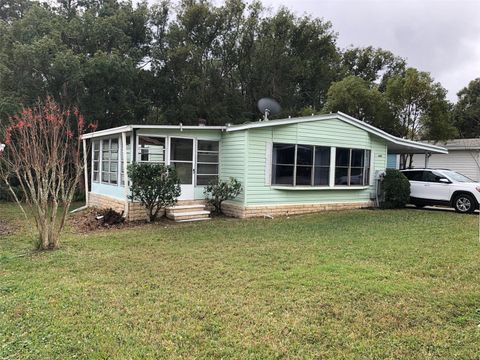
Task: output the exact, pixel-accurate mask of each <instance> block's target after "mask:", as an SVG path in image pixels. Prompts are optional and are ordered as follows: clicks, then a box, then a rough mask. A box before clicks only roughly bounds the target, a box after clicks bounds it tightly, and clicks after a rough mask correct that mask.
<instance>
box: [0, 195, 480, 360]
mask: <svg viewBox="0 0 480 360" xmlns="http://www.w3.org/2000/svg"><path fill="white" fill-rule="evenodd" d="M0 214H1V217H2V219H9V220H10V221H11V222H12V223H13V224H16V225H17V226H18V225H22V224H21V220H19V218H20V216H19V213H18V211H17V210H16V209H15V208H14V206H13V205H10V204H0ZM22 229H25V227H22ZM31 249H32V238H31V235H28V233H27V232H26V231H25V230H21V231H19V232H17V233H16V234H14V235H9V236H4V237H2V238H1V240H0V358H7V359H8V358H22V359H23V358H32V359H33V358H34V359H39V358H62V359H63V358H74V357H75V358H94V359H103V358H120V359H122V358H123V359H132V358H172V359H174V358H251V359H269V358H272V359H273V358H334V359H339V358H340V359H343V358H346V359H351V358H366V359H368V358H370V359H378V358H392V359H393V358H395V359H398V358H408V359H425V358H444V359H455V358H458V359H473V358H478V354H479V353H478V349H479V346H480V327H479V325H480V261H479V259H480V257H479V254H480V243H479V241H478V219H477V217H476V216H466V215H459V214H455V213H449V212H435V211H418V210H413V209H412V210H397V211H372V210H362V211H345V212H329V213H322V214H315V215H307V216H300V217H292V218H289V219H287V218H277V219H274V220H264V219H259V220H244V221H241V220H234V219H216V220H213V221H211V222H207V223H196V224H184V225H172V226H163V225H162V226H159V225H145V226H142V227H138V228H129V229H126V230H112V231H109V232H98V233H91V234H88V235H79V234H75V233H74V232H73V231H70V232H69V233H67V234H65V237H64V241H63V247H62V249H61V250H59V251H55V252H42V253H39V252H32V251H31Z"/></svg>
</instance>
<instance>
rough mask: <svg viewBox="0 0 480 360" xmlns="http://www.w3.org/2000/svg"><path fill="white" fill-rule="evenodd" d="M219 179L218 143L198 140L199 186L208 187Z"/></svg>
mask: <svg viewBox="0 0 480 360" xmlns="http://www.w3.org/2000/svg"><path fill="white" fill-rule="evenodd" d="M217 179H218V141H207V140H198V143H197V185H208V184H209V183H211V182H213V181H217Z"/></svg>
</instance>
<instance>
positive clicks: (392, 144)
mask: <svg viewBox="0 0 480 360" xmlns="http://www.w3.org/2000/svg"><path fill="white" fill-rule="evenodd" d="M333 119H338V120H342V121H344V122H346V123H348V124H351V125H353V126H355V127H357V128H360V129H362V130H365V131H367V132H369V133H371V134H373V135H375V136H378V137H379V138H381V139H383V140H385V141H386V143H387V147H388V151H389V152H391V153H439V154H447V153H448V150H447V149H446V148H444V147H441V146H438V145H434V144H431V143H428V142H424V143H422V142H417V141H412V140H407V139H402V138H399V137H396V136H393V135H391V134H389V133H387V132H385V131H383V130H380V129H378V128H376V127H375V126H372V125H369V124H367V123H365V122H363V121H361V120H358V119H356V118H354V117H352V116H349V115H347V114H344V113H342V112H337V113H331V114H325V115H314V116H306V117H298V118H288V119H278V120H268V121H257V122H251V123H247V124H240V125H229V126H206V125H200V126H184V125H182V124H180V125H126V126H120V127H117V128H113V129H107V130H101V131H97V132H94V133H89V134H85V135H83V136H82V139H89V138H95V137H100V136H108V135H113V134H118V133H122V132H129V131H132V130H133V129H177V130H180V131H182V130H221V131H225V132H235V131H242V130H249V129H256V128H264V127H273V126H282V125H289V124H299V123H305V122H313V121H325V120H333Z"/></svg>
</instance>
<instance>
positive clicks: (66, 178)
mask: <svg viewBox="0 0 480 360" xmlns="http://www.w3.org/2000/svg"><path fill="white" fill-rule="evenodd" d="M89 127H90V128H94V126H93V125H91V126H89ZM84 130H85V121H84V118H83V116H82V115H81V114H80V113H79V112H78V111H77V110H73V111H71V110H69V109H64V108H61V107H60V106H59V105H58V104H57V103H55V102H54V101H53V99H52V98H47V99H46V100H45V102H43V103H41V102H38V103H37V105H36V106H35V107H33V108H25V109H23V110H22V112H21V113H20V114H18V115H14V116H13V117H11V118H10V119H9V120H8V122H7V126H6V127H4V128H3V129H2V131H0V133H1V134H3V136H4V140H3V142H4V144H5V145H6V146H5V149H4V151H3V152H2V153H0V176H1V178H2V180H3V181H4V182H5V183H7V185H8V186H9V188H10V190H11V193H12V195H13V196H14V198H15V199H16V200H17V203H18V205H19V206H20V208H21V209H22V211H23V213H24V214H25V215H26V212H25V211H24V210H23V206H22V204H21V203H20V201H19V199H18V197H17V194H16V193H15V192H14V191H13V189H12V187H11V186H10V183H9V178H10V177H11V176H12V175H14V176H15V177H16V179H17V181H18V182H19V184H20V188H21V190H22V196H23V198H24V200H25V201H26V204H27V205H28V207H29V208H30V210H31V213H32V215H33V218H34V219H35V225H36V228H37V230H38V249H41V250H49V249H56V248H58V247H59V245H60V234H61V232H62V230H63V228H64V226H65V220H66V218H67V214H68V211H69V209H70V204H71V202H72V199H73V196H74V193H75V188H76V186H77V184H78V182H79V179H80V177H81V175H82V173H83V162H82V155H81V140H80V136H81V135H82V134H83V133H84Z"/></svg>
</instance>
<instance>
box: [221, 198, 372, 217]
mask: <svg viewBox="0 0 480 360" xmlns="http://www.w3.org/2000/svg"><path fill="white" fill-rule="evenodd" d="M373 206H374V203H373V202H372V201H364V202H353V203H330V204H325V203H324V204H318V203H317V204H281V205H249V206H244V205H242V204H239V203H236V202H234V201H224V202H223V203H222V212H223V213H224V214H225V215H227V216H232V217H237V218H253V217H264V216H288V215H299V214H308V213H315V212H320V211H329V210H349V209H361V208H369V207H373Z"/></svg>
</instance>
